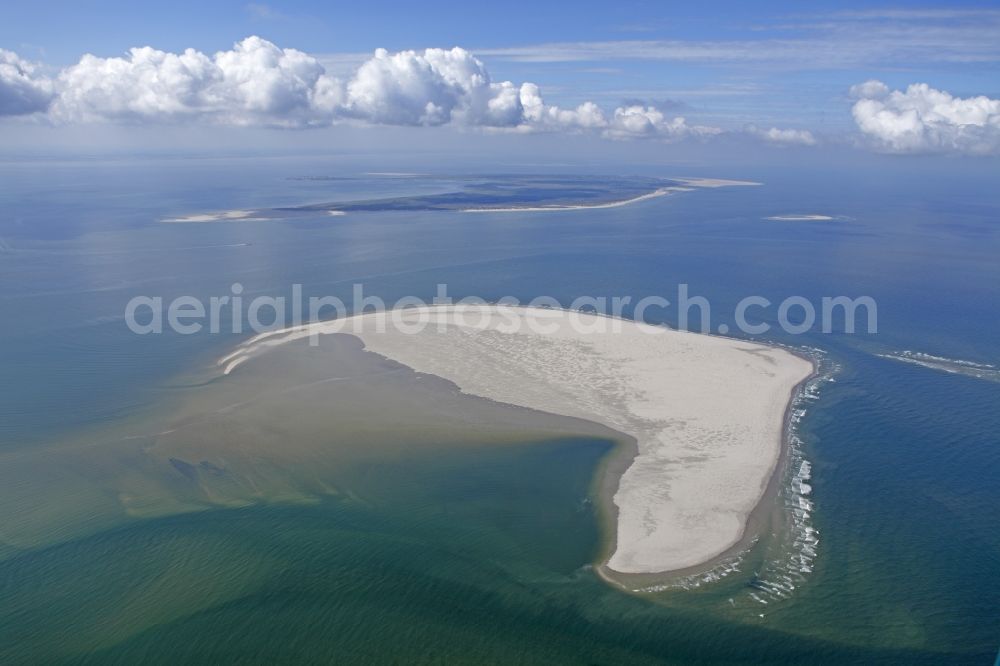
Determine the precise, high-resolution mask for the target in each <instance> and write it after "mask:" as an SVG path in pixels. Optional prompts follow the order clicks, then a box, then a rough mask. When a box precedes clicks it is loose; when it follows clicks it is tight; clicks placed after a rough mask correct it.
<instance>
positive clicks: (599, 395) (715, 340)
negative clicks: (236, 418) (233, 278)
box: [219, 305, 813, 574]
mask: <svg viewBox="0 0 1000 666" xmlns="http://www.w3.org/2000/svg"><path fill="white" fill-rule="evenodd" d="M380 321H381V324H380ZM421 324H423V327H422V328H420V325H421ZM418 329H420V330H418ZM328 333H348V334H352V335H356V336H357V337H359V338H360V339H361V340H362V341H363V342H364V344H365V347H366V348H367V349H368V350H369V351H372V352H375V353H377V354H380V355H382V356H385V357H387V358H390V359H393V360H395V361H398V362H400V363H403V364H404V365H407V366H409V367H411V368H413V369H414V370H416V371H417V372H421V373H426V374H431V375H436V376H438V377H441V378H444V379H447V380H449V381H451V382H453V383H455V384H456V385H457V386H458V387H460V388H461V390H462V391H464V392H465V393H468V394H471V395H476V396H481V397H484V398H488V399H492V400H495V401H498V402H502V403H507V404H511V405H516V406H520V407H525V408H530V409H534V410H540V411H544V412H549V413H553V414H559V415H563V416H569V417H574V418H580V419H586V420H589V421H595V422H598V423H601V424H603V425H606V426H608V427H610V428H612V429H613V430H615V431H618V432H621V433H623V434H624V435H627V436H628V438H631V439H634V447H635V457H634V459H632V460H631V464H629V465H627V467H626V465H624V464H620V465H608V466H606V469H605V470H604V471H605V473H606V474H614V475H615V476H617V475H618V474H619V473H620V478H619V479H617V483H608V482H602V483H601V486H602V487H606V488H607V493H606V494H605V498H604V499H605V501H607V502H609V503H611V504H612V506H610V507H607V509H608V511H607V513H609V514H610V515H614V516H616V518H617V524H616V525H615V526H614V540H613V541H614V549H613V551H612V552H610V553H609V555H608V558H607V561H606V562H604V563H602V564H603V565H604V566H606V567H607V569H610V570H611V572H618V573H622V574H651V573H665V572H672V571H677V570H682V569H689V568H691V567H696V566H698V565H701V564H704V563H706V562H709V561H711V560H713V558H715V557H717V556H719V555H720V554H722V553H724V552H726V551H727V550H728V549H730V548H731V547H733V546H734V545H736V544H737V543H739V542H740V541H741V539H743V537H744V534H745V532H746V530H747V520H748V517H749V516H750V514H751V513H752V512H753V511H754V509H755V507H756V506H757V505H758V503H759V502H760V500H761V498H762V496H763V495H764V493H765V490H766V489H767V487H768V484H769V482H770V480H771V479H772V476H773V473H774V471H775V469H776V467H777V464H778V461H779V459H780V456H781V451H782V440H783V434H784V423H785V413H786V408H787V406H788V404H789V402H790V400H791V398H792V394H793V391H794V389H795V387H796V386H797V385H798V384H799V383H800V382H802V381H803V380H805V379H806V378H807V377H809V376H810V375H811V374H812V372H813V366H812V363H811V362H809V361H808V360H806V359H804V358H801V357H799V356H796V355H795V354H792V353H790V352H788V351H786V350H783V349H780V348H777V347H771V346H767V345H763V344H757V343H753V342H747V341H743V340H736V339H732V338H724V337H718V336H710V335H703V334H698V333H688V332H683V331H675V330H671V329H668V328H665V327H659V326H652V325H647V324H642V323H637V322H632V321H627V320H623V319H614V318H610V317H603V316H599V315H595V314H590V313H582V312H571V311H566V310H558V309H548V308H533V307H519V306H508V305H453V306H452V305H449V306H424V307H416V308H408V309H404V310H395V311H392V312H390V313H367V314H361V315H355V316H352V317H346V318H343V319H339V320H334V321H330V322H321V323H313V324H307V325H303V326H298V327H294V328H291V329H285V330H282V331H275V332H270V333H264V334H261V335H259V336H257V337H255V338H253V339H251V340H249V341H248V342H246V343H244V344H243V345H241V346H240V347H238V348H237V349H236V350H235V351H234V352H233V353H231V354H229V355H228V356H226V357H225V358H223V359H220V361H219V364H220V366H222V367H223V369H224V372H226V373H228V372H231V371H232V370H233V369H235V368H236V367H238V365H239V364H241V363H243V362H244V361H246V360H247V359H248V358H251V357H253V356H254V355H256V354H258V353H262V352H263V351H265V350H266V349H267V348H268V347H271V346H275V345H280V344H283V343H285V342H289V341H291V340H296V339H301V338H304V337H307V336H310V335H322V334H328ZM605 481H606V480H605Z"/></svg>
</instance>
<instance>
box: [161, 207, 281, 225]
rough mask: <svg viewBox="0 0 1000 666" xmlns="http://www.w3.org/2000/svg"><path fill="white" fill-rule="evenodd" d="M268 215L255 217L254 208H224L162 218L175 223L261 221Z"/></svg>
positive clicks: (164, 220)
mask: <svg viewBox="0 0 1000 666" xmlns="http://www.w3.org/2000/svg"><path fill="white" fill-rule="evenodd" d="M266 219H268V218H266V217H254V211H252V210H224V211H220V212H218V213H200V214H198V215H185V216H182V217H168V218H164V219H163V220H161V221H162V222H168V223H173V224H184V223H189V224H190V223H196V222H260V221H262V220H266Z"/></svg>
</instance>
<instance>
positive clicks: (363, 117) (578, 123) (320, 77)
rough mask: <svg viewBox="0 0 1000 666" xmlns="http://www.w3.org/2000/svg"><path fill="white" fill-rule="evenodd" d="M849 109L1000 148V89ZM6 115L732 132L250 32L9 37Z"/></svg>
mask: <svg viewBox="0 0 1000 666" xmlns="http://www.w3.org/2000/svg"><path fill="white" fill-rule="evenodd" d="M851 95H852V96H853V97H854V98H855V99H856V101H855V103H854V105H853V108H852V110H851V112H852V115H853V118H854V121H855V123H856V125H857V127H858V129H859V130H860V132H861V134H862V136H863V137H865V138H866V140H867V142H868V143H869V145H870V146H872V147H873V148H875V149H876V150H880V151H884V152H892V153H927V152H939V153H940V152H951V153H961V154H980V155H983V154H1000V100H995V99H990V98H988V97H985V96H979V97H971V98H965V99H963V98H958V97H953V96H952V95H950V94H949V93H947V92H944V91H940V90H935V89H934V88H931V87H930V86H928V85H927V84H923V83H920V84H913V85H911V86H909V87H908V88H907V89H906V91H890V90H889V88H888V87H887V86H886V85H885V84H884V83H882V82H880V81H874V80H872V81H868V82H866V83H863V84H859V85H856V86H854V87H853V88H852V89H851ZM0 116H36V117H41V118H44V119H45V120H47V121H49V122H53V123H87V122H120V123H142V122H168V123H176V122H186V121H201V122H210V123H220V124H228V125H237V126H268V127H291V128H304V127H322V126H329V125H331V124H335V123H344V122H355V123H362V124H378V125H400V126H442V125H452V126H457V127H467V128H479V129H484V130H488V131H515V132H588V133H594V134H599V135H601V136H603V137H606V138H610V139H636V138H652V139H658V140H664V141H673V140H680V139H686V138H707V137H712V136H717V135H721V134H724V133H727V130H724V129H723V128H720V127H714V126H710V125H696V124H690V123H688V121H687V120H686V119H685V118H684V117H682V116H675V117H668V116H667V114H665V113H664V112H663V111H662V110H660V109H659V108H657V107H656V106H655V105H647V104H643V103H635V102H628V103H623V105H621V106H618V107H617V108H615V109H614V110H613V111H611V112H605V111H604V110H603V109H602V108H601V107H600V106H598V105H597V104H595V103H594V102H590V101H586V102H583V103H581V104H579V105H577V106H575V107H573V108H562V107H560V106H556V105H551V104H548V103H546V102H545V100H544V99H543V97H542V94H541V90H540V88H539V86H538V85H536V84H535V83H531V82H523V83H521V84H515V83H513V82H511V81H494V80H493V79H492V77H491V76H490V73H489V72H488V70H487V69H486V67H485V65H484V64H483V63H482V61H480V60H479V59H478V58H476V57H475V56H474V55H473V54H472V53H470V52H469V51H467V50H465V49H462V48H459V47H455V48H452V49H450V50H446V49H438V48H428V49H425V50H423V51H412V50H410V51H400V52H396V53H390V52H388V51H386V50H385V49H378V50H376V51H375V53H374V55H373V56H372V57H371V58H369V59H368V60H366V61H364V62H363V63H362V64H361V65H360V66H359V67H357V69H355V70H354V71H353V72H352V73H351V74H350V75H349V76H348V77H346V79H345V80H342V79H339V78H336V77H333V76H331V75H329V74H328V73H327V71H326V69H325V68H324V67H323V65H322V64H321V63H320V61H319V60H318V59H317V58H316V57H314V56H312V55H309V54H307V53H304V52H302V51H299V50H296V49H292V48H280V47H278V46H277V45H275V44H273V43H271V42H269V41H267V40H265V39H262V38H260V37H256V36H252V37H248V38H246V39H244V40H242V41H240V42H237V43H236V44H235V45H234V46H233V48H232V49H231V50H228V51H219V52H217V53H215V54H214V55H212V56H209V55H207V54H205V53H202V52H200V51H197V50H195V49H187V50H185V51H184V52H183V53H169V52H165V51H160V50H157V49H154V48H152V47H148V46H147V47H140V48H132V49H130V50H129V53H128V55H127V57H111V58H101V57H97V56H94V55H90V54H87V55H84V56H83V57H82V58H81V59H80V60H79V62H77V63H76V64H74V65H71V66H69V67H67V68H65V69H63V70H62V71H60V72H58V73H56V74H54V75H51V76H50V75H48V74H46V72H45V69H44V68H43V67H42V66H40V65H37V64H35V63H32V62H29V61H27V60H25V59H23V58H21V57H20V56H18V55H17V54H16V53H14V52H12V51H7V50H3V49H0ZM738 132H739V133H740V134H742V135H745V136H750V137H754V138H757V139H759V140H762V141H766V142H769V143H773V144H776V145H782V146H791V145H799V146H814V145H817V144H818V143H819V141H818V139H817V138H816V137H815V136H814V134H813V133H812V132H810V131H808V130H804V129H780V128H777V127H771V128H769V129H762V128H758V127H756V126H753V125H750V126H747V127H745V128H743V129H742V130H738Z"/></svg>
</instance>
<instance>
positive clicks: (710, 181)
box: [673, 178, 764, 187]
mask: <svg viewBox="0 0 1000 666" xmlns="http://www.w3.org/2000/svg"><path fill="white" fill-rule="evenodd" d="M673 180H676V181H679V182H682V183H684V184H685V185H687V186H689V187H741V186H756V185H763V184H764V183H757V182H755V181H752V180H727V179H725V178H674V179H673Z"/></svg>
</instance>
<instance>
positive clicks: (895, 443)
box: [0, 159, 1000, 664]
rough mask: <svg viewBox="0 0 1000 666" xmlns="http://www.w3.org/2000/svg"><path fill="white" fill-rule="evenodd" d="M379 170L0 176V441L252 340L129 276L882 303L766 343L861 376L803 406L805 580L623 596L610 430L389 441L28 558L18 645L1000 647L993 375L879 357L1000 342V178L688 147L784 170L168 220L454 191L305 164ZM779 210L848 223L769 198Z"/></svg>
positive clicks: (123, 405) (832, 650)
mask: <svg viewBox="0 0 1000 666" xmlns="http://www.w3.org/2000/svg"><path fill="white" fill-rule="evenodd" d="M360 170H362V169H360V168H357V169H356V168H355V165H348V164H343V163H335V162H332V161H322V160H316V159H313V160H293V159H274V160H259V161H253V162H250V161H231V162H226V161H188V160H178V161H175V162H167V163H163V162H160V163H151V162H149V163H147V162H142V161H132V162H95V163H87V164H82V163H45V164H41V163H34V164H31V163H29V164H18V165H13V164H5V165H2V166H0V171H2V174H0V175H2V177H3V180H4V182H5V183H6V186H5V188H4V189H3V191H2V193H0V197H2V201H0V203H2V204H3V210H4V211H5V213H4V214H3V216H2V218H0V311H2V312H3V320H4V326H3V328H2V329H0V368H3V371H4V379H5V381H4V382H3V383H2V385H0V450H2V454H0V455H3V456H11V458H10V459H9V460H14V459H15V457H16V456H18V455H19V454H20V452H23V451H25V450H32V451H34V450H37V449H38V447H45V446H50V445H51V443H52V442H56V441H61V440H62V439H64V438H66V437H67V436H80V433H87V432H90V431H93V430H95V429H99V428H101V427H103V426H105V425H107V424H108V423H114V422H117V421H122V420H129V419H136V418H140V417H141V415H142V414H143V413H145V412H147V411H149V410H154V409H155V408H156V406H157V405H159V404H161V403H162V402H163V401H164V400H167V399H169V398H170V396H171V395H173V392H175V391H177V390H180V389H177V388H176V387H175V385H174V384H173V382H174V381H175V379H176V376H177V373H178V370H179V369H188V368H198V367H202V366H207V365H208V364H210V363H211V362H213V361H214V359H215V358H217V357H218V356H219V355H221V354H223V353H225V351H226V350H228V349H229V348H231V347H232V345H234V344H235V343H236V342H237V341H238V340H240V339H242V338H240V337H239V336H233V335H226V336H211V335H194V336H179V335H162V336H146V337H140V336H135V335H133V334H131V333H130V332H129V331H128V330H127V328H126V327H125V325H124V322H123V321H122V312H123V310H124V305H125V303H126V302H127V301H128V299H129V298H131V297H133V296H135V295H138V294H149V295H162V296H164V297H165V298H168V299H169V298H171V297H173V296H177V295H182V294H191V295H195V296H200V297H203V298H207V297H208V296H212V295H225V294H227V293H229V287H230V285H231V284H232V283H233V282H236V281H239V282H241V283H242V284H243V285H244V286H245V292H244V293H245V294H247V295H253V294H274V295H281V294H288V293H289V290H290V285H291V284H292V283H301V284H303V285H304V290H305V292H306V294H307V295H308V294H333V295H338V296H340V297H342V298H344V299H345V300H349V298H350V294H351V285H352V284H353V283H355V282H364V284H365V289H366V292H368V293H372V294H377V295H380V296H382V297H383V298H386V299H395V298H398V297H400V296H403V295H409V294H415V295H418V296H422V297H425V298H430V297H432V296H433V295H434V290H435V286H436V285H437V284H438V283H442V282H443V283H448V285H449V289H450V292H451V293H452V294H453V295H454V296H455V297H461V296H464V295H470V294H474V295H478V296H482V297H484V298H488V299H489V298H499V297H501V296H505V295H513V296H516V297H519V298H522V299H524V300H527V299H530V298H532V297H534V296H537V295H539V294H547V295H552V296H555V297H557V298H559V299H561V300H563V301H564V302H568V301H569V300H572V298H574V297H576V296H579V295H609V296H612V295H632V296H635V297H641V296H643V295H648V294H663V295H665V296H667V297H668V298H671V300H673V296H674V295H675V293H676V285H677V284H678V283H681V282H683V283H687V284H689V285H690V289H691V293H693V294H698V295H703V296H706V297H708V298H709V299H710V301H711V303H712V307H713V317H712V324H713V327H714V326H715V325H716V324H718V323H725V322H731V317H730V315H729V313H731V312H732V308H733V307H734V306H735V303H736V302H737V301H738V300H739V299H740V298H742V297H744V296H746V295H750V294H762V295H764V296H767V297H768V298H770V299H772V300H773V301H775V302H777V301H780V300H781V299H782V298H784V297H786V296H789V295H793V294H797V295H804V296H806V297H808V298H810V299H811V300H813V299H818V298H819V297H820V296H823V295H840V294H845V295H848V296H856V295H860V294H867V295H871V296H873V297H874V298H875V299H876V300H877V301H878V304H879V332H878V333H877V334H874V335H868V334H861V335H853V336H848V335H843V334H822V333H819V332H814V333H810V334H807V335H804V336H790V335H786V334H781V333H779V332H774V333H771V334H768V335H767V336H765V337H766V339H771V340H776V341H781V342H785V343H791V344H806V345H810V346H814V347H819V348H821V349H823V350H825V351H826V352H827V354H828V356H829V358H830V359H831V362H833V363H836V364H837V365H838V366H839V367H840V370H839V372H838V373H837V375H836V381H835V382H833V383H832V384H827V385H825V386H824V387H823V389H822V392H821V395H820V399H819V400H818V401H817V402H815V403H813V404H811V405H810V407H809V410H808V412H807V414H806V417H805V419H804V420H803V422H802V424H801V435H802V437H803V439H804V440H805V449H806V455H807V458H808V459H809V460H810V461H811V462H812V463H813V478H812V480H811V482H810V483H811V484H812V485H813V488H814V492H813V495H812V499H813V500H814V502H815V506H816V510H815V512H814V514H813V522H814V524H815V526H816V527H817V528H818V529H819V531H820V535H821V543H820V546H819V553H818V557H817V559H816V565H815V571H814V572H812V573H811V574H810V575H808V576H807V577H806V578H805V580H804V581H803V582H802V584H800V585H798V587H797V588H796V590H795V591H794V593H793V594H792V595H791V597H790V598H789V599H787V600H785V601H782V602H775V603H773V604H768V605H767V606H766V607H765V606H761V607H760V608H759V609H757V608H754V609H750V610H747V609H746V608H744V607H742V606H741V607H739V608H735V609H734V608H733V607H732V606H731V605H730V604H729V602H728V599H729V598H731V597H732V596H734V595H735V594H736V593H738V592H739V591H741V590H745V589H746V588H747V586H748V585H749V584H750V582H751V578H750V572H745V575H735V576H733V577H730V578H727V579H725V580H724V581H723V582H722V583H720V584H718V585H714V586H713V585H709V586H704V587H701V588H698V589H697V590H692V591H677V592H671V593H669V594H666V595H662V596H660V597H658V598H655V599H652V598H638V597H634V596H630V595H626V594H624V593H621V592H618V591H616V590H614V589H612V588H610V587H608V586H606V585H603V584H602V583H600V582H599V581H598V580H596V578H595V577H594V576H593V574H592V573H591V572H590V571H589V570H588V569H587V568H586V565H587V564H588V563H589V562H590V561H591V560H592V559H593V557H594V554H595V552H596V550H597V549H598V547H599V544H598V540H599V535H598V532H597V526H596V522H595V521H594V520H593V515H592V508H591V504H590V503H589V502H588V499H587V498H588V492H589V488H590V482H591V480H592V475H593V471H594V469H595V468H596V466H597V464H598V462H599V460H600V459H601V457H602V456H603V455H604V454H605V453H606V452H607V451H608V449H609V446H610V444H609V443H607V442H603V441H598V440H580V441H559V442H534V443H527V442H526V443H525V444H524V445H523V446H518V447H513V448H495V449H486V450H484V449H482V448H477V449H476V450H475V451H474V452H473V453H472V454H463V453H462V451H460V450H452V451H449V452H448V453H446V454H445V453H442V454H441V455H439V456H435V457H433V458H427V457H420V456H417V457H414V458H412V459H406V460H396V461H393V462H391V463H386V465H385V466H384V468H382V469H380V473H379V474H378V475H372V476H371V479H372V480H371V481H370V482H368V485H367V487H368V489H369V491H370V492H371V493H372V497H374V498H376V499H375V501H369V502H367V503H360V504H359V503H351V502H343V501H335V500H330V501H327V502H322V503H320V504H317V505H309V506H286V505H261V506H256V507H248V508H242V509H233V510H218V511H207V512H201V513H194V514H186V515H179V516H167V517H163V518H157V519H151V520H146V521H135V522H130V523H127V524H122V525H119V526H117V527H112V528H110V529H104V530H101V531H99V532H96V533H93V534H90V535H89V536H86V537H83V538H78V539H74V540H72V541H70V542H68V543H61V544H55V545H51V546H47V547H44V548H39V549H31V550H27V551H23V552H18V553H16V555H15V552H16V550H14V549H11V548H8V549H7V554H8V555H13V556H12V557H8V559H7V560H5V561H3V562H0V593H2V596H3V599H4V604H3V611H2V614H0V634H2V636H3V637H4V640H3V646H4V647H3V650H4V652H3V654H4V655H5V658H4V661H6V662H12V663H18V662H30V661H53V660H65V661H87V660H90V661H92V662H93V663H107V662H116V661H117V662H120V663H133V662H135V661H137V660H139V659H143V660H149V661H161V662H172V663H176V661H177V660H178V659H194V658H196V657H197V658H201V659H205V660H207V659H210V658H216V659H218V660H223V661H240V660H256V661H269V660H276V659H278V658H280V657H285V658H286V659H288V660H292V661H299V662H303V661H328V660H330V659H338V658H339V659H346V658H354V659H364V658H369V659H373V658H378V659H381V660H383V661H391V660H400V661H424V662H436V661H437V662H440V661H449V660H452V661H453V660H455V659H458V658H460V657H465V658H467V659H472V660H486V661H512V660H533V661H539V662H541V661H548V662H551V661H570V662H576V663H579V662H591V663H619V662H623V661H636V662H638V661H642V660H648V661H659V662H665V663H704V662H709V663H711V662H718V661H729V662H733V663H738V662H759V661H770V662H772V663H878V662H885V663H901V662H905V663H935V664H936V663H990V661H991V660H992V659H994V658H995V655H996V651H997V645H998V642H1000V613H998V612H997V610H996V602H997V600H998V599H1000V530H998V526H1000V509H998V508H997V507H998V506H1000V484H997V482H996V479H997V478H998V473H1000V435H998V433H1000V383H996V382H990V381H984V380H976V379H972V378H969V377H965V376H960V375H953V374H948V373H943V372H938V371H934V370H930V369H927V368H922V367H918V366H913V365H907V364H902V363H898V362H895V361H892V360H888V359H884V358H880V357H879V356H878V354H880V353H888V352H894V351H901V350H907V349H909V350H916V351H921V352H926V353H931V354H935V355H939V356H942V357H947V358H951V359H960V360H968V361H976V362H982V363H998V362H1000V338H998V337H997V336H996V334H995V331H996V330H997V325H998V324H1000V307H998V306H1000V298H998V296H1000V294H998V291H1000V287H998V286H997V285H1000V262H998V261H997V257H998V256H1000V231H998V229H1000V227H998V226H997V223H998V221H1000V220H998V218H1000V195H996V194H993V193H992V192H996V191H1000V190H998V188H997V187H996V185H997V183H996V180H997V178H996V176H995V175H992V174H982V175H980V176H979V177H978V178H973V179H971V180H968V179H967V178H966V179H962V178H959V177H957V176H950V175H949V174H947V173H938V172H930V173H924V172H922V171H920V169H914V170H913V172H912V173H909V174H903V175H897V176H896V177H894V178H893V179H891V180H889V179H886V178H885V176H884V175H882V174H878V173H864V172H861V173H848V172H842V171H837V170H833V169H830V170H826V171H802V170H800V171H797V172H795V173H790V172H782V171H770V172H768V171H761V172H758V173H751V172H742V173H722V172H720V171H711V170H709V171H707V172H705V173H703V174H699V173H695V174H691V173H689V172H688V171H687V170H681V171H680V172H678V170H677V169H675V168H669V169H667V168H665V169H664V170H663V171H662V172H658V173H650V174H647V175H662V176H673V175H705V176H720V177H733V178H748V179H756V180H760V181H762V182H764V183H765V186H763V187H760V188H732V189H723V190H717V191H704V192H695V193H690V194H685V195H683V196H678V197H673V198H671V197H667V198H662V199H656V200H651V201H647V202H642V203H640V204H635V205H634V206H630V207H625V208H618V209H606V210H593V211H574V212H572V213H535V214H531V213H517V214H510V215H501V214H486V213H483V214H477V215H476V216H473V217H469V216H463V215H460V214H446V213H441V212H379V213H357V214H353V215H349V216H343V217H338V218H329V217H317V218H307V219H295V220H291V221H287V222H281V221H267V222H261V223H253V222H245V223H223V224H196V225H166V224H159V223H157V222H156V220H158V219H160V218H162V217H168V216H177V215H184V214H190V213H197V212H202V211H205V210H222V209H246V208H268V207H280V206H287V205H298V204H302V203H310V202H318V201H332V200H336V199H338V198H343V199H344V200H356V199H358V198H365V197H372V198H385V197H393V196H417V195H421V194H434V193H442V192H447V191H450V183H449V181H448V179H447V178H442V179H435V180H422V179H378V178H368V179H364V178H363V179H360V180H352V181H322V180H298V179H297V178H299V177H303V176H307V177H310V176H326V175H337V174H343V173H355V172H356V171H360ZM375 170H385V169H375ZM789 213H820V214H828V215H833V216H837V217H838V219H837V220H835V221H833V222H829V223H794V222H775V221H766V220H764V219H763V218H765V217H767V216H772V215H782V214H789ZM650 314H656V315H657V316H661V317H662V318H663V319H664V320H665V321H667V322H671V323H672V322H675V321H676V313H674V312H671V311H669V310H668V311H666V312H663V313H650ZM769 317H770V318H771V319H773V311H771V312H770V313H769ZM53 456H54V459H55V460H56V461H57V460H58V452H56V453H54V454H53ZM41 472H42V470H39V477H38V479H42V478H47V477H45V476H44V474H42V473H41ZM413 479H420V480H422V481H423V482H422V483H414V482H413V481H412V480H413ZM23 483H24V484H25V486H26V487H31V485H32V483H33V481H32V478H30V477H28V478H25V479H23ZM36 483H37V485H38V486H41V485H42V482H41V481H40V480H39V481H37V482H36ZM38 492H40V493H45V492H58V488H55V489H49V488H42V487H39V488H38ZM540 505H544V506H545V507H547V508H546V510H544V511H539V510H538V507H539V506H540ZM15 518H16V517H15V516H11V515H8V518H7V519H8V520H15ZM3 533H4V529H3V528H2V526H0V538H3ZM761 613H763V614H764V616H763V617H760V614H761Z"/></svg>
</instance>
